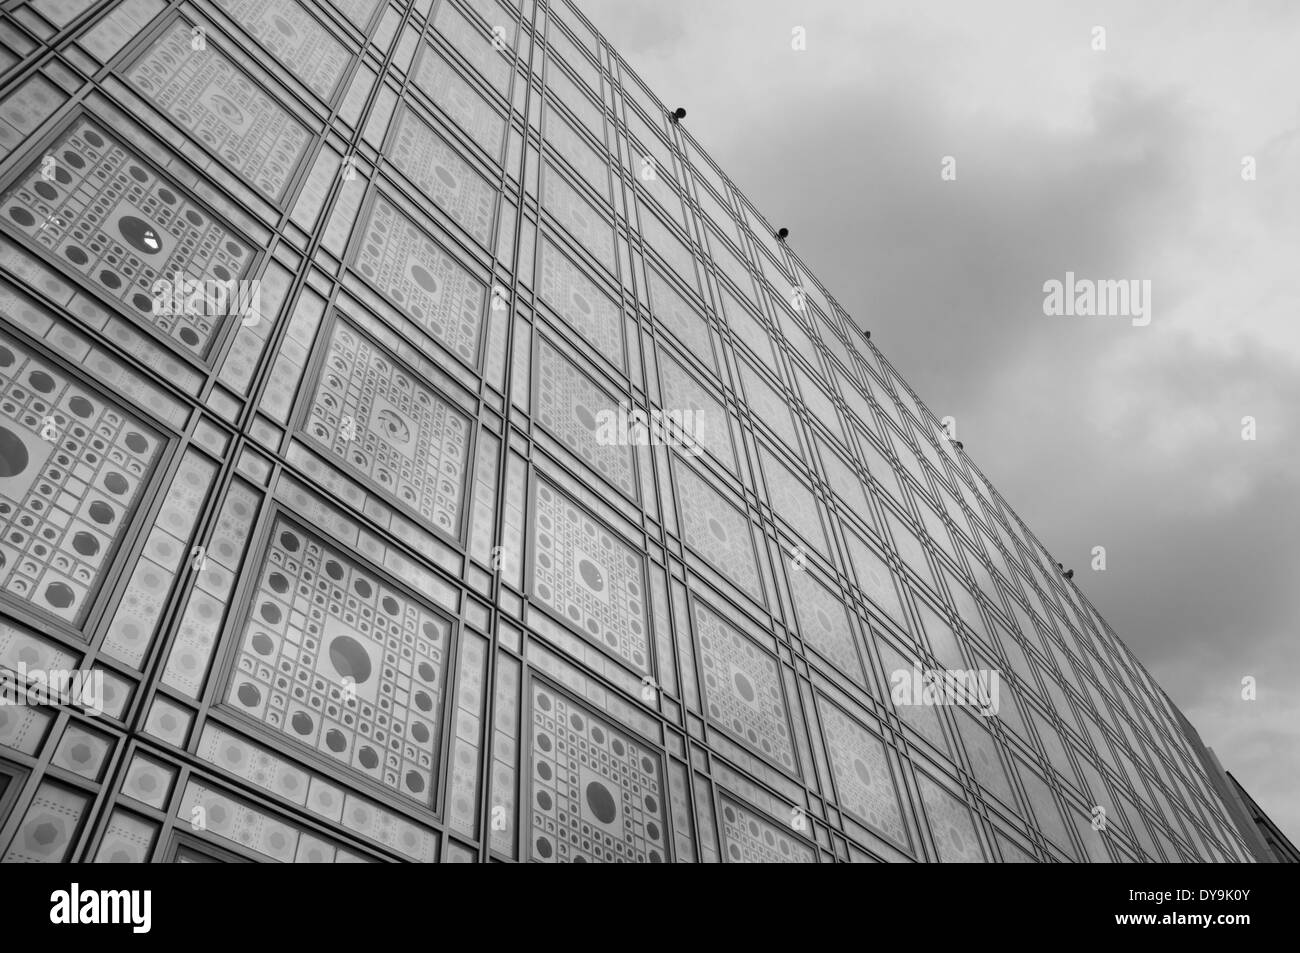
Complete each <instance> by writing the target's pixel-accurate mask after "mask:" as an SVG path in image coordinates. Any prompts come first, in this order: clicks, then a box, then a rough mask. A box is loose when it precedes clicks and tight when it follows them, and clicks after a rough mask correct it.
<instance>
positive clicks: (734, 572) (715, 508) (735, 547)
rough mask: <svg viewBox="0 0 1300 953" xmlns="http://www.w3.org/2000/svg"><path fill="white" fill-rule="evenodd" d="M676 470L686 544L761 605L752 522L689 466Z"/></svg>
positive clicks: (675, 468)
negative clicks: (751, 528) (751, 533)
mask: <svg viewBox="0 0 1300 953" xmlns="http://www.w3.org/2000/svg"><path fill="white" fill-rule="evenodd" d="M673 469H674V472H675V473H676V475H677V490H678V503H679V504H680V505H681V515H682V526H683V529H682V535H683V538H684V539H685V540H686V543H687V545H689V546H690V547H691V548H692V549H695V550H697V551H698V552H699V553H700V555H701V556H703V557H704V558H705V560H706V561H707V562H708V563H709V564H710V565H711V566H713V567H714V568H716V569H718V570H719V571H720V572H722V573H723V574H724V575H725V576H726V577H727V578H728V579H730V580H731V581H732V582H734V583H735V584H736V585H737V586H739V587H740V588H741V589H743V590H744V591H745V592H747V593H749V595H751V596H753V597H754V598H755V599H756V600H758V601H760V602H761V601H762V599H763V588H762V584H761V583H760V582H759V578H758V563H757V562H756V561H755V558H754V540H753V537H752V536H750V530H749V521H748V520H746V519H745V517H744V516H743V515H742V514H741V513H740V511H739V510H737V509H736V508H735V507H734V506H732V505H731V504H730V503H728V502H727V501H726V500H725V499H723V498H722V495H721V494H719V493H718V491H717V490H715V489H714V488H713V487H711V486H710V485H709V484H707V483H705V482H704V480H702V479H701V478H700V477H699V476H697V475H696V473H695V471H694V470H692V469H691V468H690V467H688V466H684V465H680V464H679V465H678V466H676V467H674V468H673Z"/></svg>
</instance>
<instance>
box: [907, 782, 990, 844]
mask: <svg viewBox="0 0 1300 953" xmlns="http://www.w3.org/2000/svg"><path fill="white" fill-rule="evenodd" d="M916 780H917V782H918V784H919V785H920V788H921V802H922V803H923V804H924V805H925V813H926V816H927V817H928V818H929V820H930V831H931V833H932V834H933V835H934V846H935V847H936V848H937V849H938V851H939V861H940V862H941V863H945V864H980V863H983V862H984V850H983V848H981V847H980V842H979V837H978V836H977V835H976V833H975V826H974V824H972V823H971V817H970V808H968V807H967V806H966V805H965V804H964V803H963V802H961V801H959V800H957V799H956V798H955V797H953V796H952V795H951V794H949V793H948V789H947V788H943V787H940V786H939V785H938V784H936V783H935V782H934V781H932V780H930V779H929V778H928V777H926V776H925V775H924V774H920V773H918V774H917V775H916Z"/></svg>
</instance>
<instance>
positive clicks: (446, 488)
mask: <svg viewBox="0 0 1300 953" xmlns="http://www.w3.org/2000/svg"><path fill="white" fill-rule="evenodd" d="M304 431H305V432H306V434H307V435H308V436H310V437H311V438H312V439H313V440H315V441H316V442H317V443H319V444H320V445H321V446H322V447H323V448H325V449H326V450H328V451H329V452H330V453H332V454H333V455H334V456H335V457H338V458H341V459H342V460H344V461H345V462H346V463H347V465H348V467H349V468H350V469H352V470H354V471H356V472H358V473H360V474H361V475H362V476H364V477H366V478H367V479H369V480H370V481H371V482H373V483H376V484H378V485H379V486H380V487H381V488H382V489H383V490H384V491H385V492H386V493H387V494H388V495H389V496H391V497H393V498H394V499H397V500H400V501H401V502H402V503H403V504H405V505H406V506H407V507H409V508H410V509H411V510H412V511H413V512H414V513H416V514H418V515H419V517H420V518H421V522H422V523H423V524H424V525H432V526H434V527H436V528H438V529H440V530H442V531H443V532H444V533H447V534H448V535H450V536H457V535H459V531H460V525H461V512H462V506H463V501H464V497H465V480H466V472H465V464H466V460H467V459H468V457H469V434H470V424H469V420H468V419H467V418H466V417H465V415H464V414H462V413H460V412H459V411H458V410H456V409H455V408H454V407H452V405H451V404H449V403H448V402H447V401H445V400H443V399H442V398H441V397H439V396H438V394H437V392H435V391H433V390H432V389H430V388H429V387H427V386H425V385H424V383H423V382H422V381H421V380H420V378H418V377H416V376H415V375H413V374H410V373H408V372H407V371H406V370H405V369H404V368H403V367H402V366H401V365H399V364H397V363H396V362H395V361H393V360H392V359H391V358H390V357H389V356H388V354H387V352H385V351H383V350H382V349H380V348H379V347H378V346H376V345H373V344H371V342H370V339H369V338H367V337H365V336H364V335H362V334H360V333H359V332H357V331H355V330H354V329H353V328H352V327H351V326H349V325H348V324H346V323H344V322H343V321H338V322H337V323H336V324H335V326H334V333H333V335H332V336H331V338H330V343H329V351H328V353H327V354H326V355H325V360H324V362H323V363H322V365H321V371H320V380H319V382H318V385H317V388H316V393H315V395H314V396H313V398H312V403H311V410H310V416H309V418H308V420H307V421H306V422H305V424H304Z"/></svg>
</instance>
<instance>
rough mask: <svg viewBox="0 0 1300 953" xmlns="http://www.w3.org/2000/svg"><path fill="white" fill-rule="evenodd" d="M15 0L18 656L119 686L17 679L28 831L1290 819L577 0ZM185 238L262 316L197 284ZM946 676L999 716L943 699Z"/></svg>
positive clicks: (419, 848) (1186, 838)
mask: <svg viewBox="0 0 1300 953" xmlns="http://www.w3.org/2000/svg"><path fill="white" fill-rule="evenodd" d="M2 6H3V11H2V13H0V17H2V19H0V22H2V24H3V28H2V29H0V37H2V38H3V39H2V40H0V313H2V315H3V322H0V387H3V390H4V393H3V395H0V463H2V464H3V473H0V527H2V528H3V531H4V535H3V537H0V560H2V561H0V665H3V666H5V667H7V668H9V669H12V670H16V669H19V668H20V667H22V668H24V669H25V670H26V671H29V672H30V671H32V670H37V669H44V670H57V669H77V668H80V669H84V670H94V671H96V672H99V673H102V675H103V678H104V685H105V691H104V708H105V711H104V713H103V714H101V715H99V716H98V717H88V716H87V715H86V714H85V713H84V712H83V711H81V710H79V709H78V708H76V707H22V706H15V705H5V706H0V746H2V747H0V855H2V856H3V859H4V860H5V861H62V860H115V861H150V860H152V861H175V862H193V861H213V860H216V861H232V860H254V861H268V860H279V861H336V862H342V861H365V862H371V861H425V862H427V861H457V862H460V861H470V862H472V861H489V860H573V861H579V860H582V861H652V862H653V861H669V862H692V861H705V862H717V861H724V862H733V861H744V860H776V861H785V862H832V861H866V860H887V861H908V860H915V861H945V862H947V861H999V860H1001V861H1012V860H1034V861H1043V862H1047V861H1118V862H1128V861H1143V860H1166V861H1190V860H1217V861H1223V860H1229V859H1237V860H1245V859H1249V857H1248V853H1247V851H1246V849H1245V847H1244V845H1243V842H1242V839H1241V837H1240V836H1239V834H1238V833H1237V831H1236V830H1235V829H1234V827H1233V826H1232V823H1231V821H1230V819H1229V817H1228V815H1227V813H1226V811H1225V809H1224V807H1223V805H1222V803H1221V802H1220V800H1219V799H1218V797H1217V795H1216V794H1215V793H1214V792H1213V791H1212V790H1211V788H1210V786H1209V785H1208V784H1207V778H1206V775H1205V774H1204V769H1203V767H1202V766H1201V763H1200V761H1199V760H1198V758H1197V756H1196V753H1195V752H1194V751H1193V749H1192V747H1191V746H1190V745H1189V743H1188V741H1187V740H1186V739H1185V737H1184V735H1183V734H1182V732H1181V731H1180V730H1179V729H1178V727H1177V725H1176V724H1175V720H1174V718H1173V709H1172V707H1171V706H1170V703H1169V701H1168V700H1167V698H1166V697H1165V695H1164V694H1163V693H1162V692H1161V691H1160V689H1159V688H1158V687H1157V686H1156V684H1155V683H1154V682H1153V681H1152V679H1151V678H1150V676H1149V675H1148V674H1147V672H1146V671H1145V670H1144V669H1143V668H1142V666H1141V665H1140V664H1139V663H1138V661H1137V660H1136V659H1135V658H1134V657H1133V655H1132V654H1131V653H1130V652H1129V651H1128V650H1127V649H1126V648H1125V647H1124V645H1123V644H1122V643H1121V642H1120V641H1119V640H1118V638H1116V636H1115V634H1114V632H1113V631H1112V630H1111V629H1110V627H1109V626H1107V624H1106V623H1105V621H1104V620H1103V619H1101V617H1100V616H1099V615H1098V614H1097V612H1096V611H1095V610H1094V609H1093V608H1092V606H1091V605H1090V604H1089V603H1088V601H1087V600H1086V599H1085V598H1084V596H1083V595H1082V593H1080V592H1079V591H1078V590H1077V589H1076V588H1075V587H1074V586H1073V585H1072V584H1071V583H1069V582H1068V581H1065V580H1063V579H1062V578H1061V577H1060V575H1059V573H1058V572H1057V570H1056V569H1055V561H1054V560H1053V559H1052V557H1051V556H1050V555H1049V554H1048V553H1047V552H1046V550H1045V549H1044V548H1043V546H1042V545H1041V544H1040V543H1039V542H1038V541H1037V540H1036V539H1035V538H1034V536H1033V535H1032V534H1031V533H1030V532H1029V530H1028V529H1027V528H1026V527H1025V526H1024V524H1023V523H1021V522H1020V520H1019V519H1018V518H1017V517H1016V515H1015V514H1014V513H1013V512H1012V510H1011V509H1010V507H1008V506H1007V504H1006V502H1005V501H1004V500H1003V499H1002V498H1001V497H1000V496H998V494H997V493H996V491H994V490H993V489H992V487H990V486H989V485H988V483H987V482H986V481H985V480H984V479H983V477H982V476H981V475H980V473H979V471H978V470H977V469H976V468H975V467H974V465H973V464H972V463H971V461H970V460H969V458H968V457H967V456H966V455H965V454H964V452H963V451H961V450H960V449H959V448H957V447H954V446H953V445H952V444H951V443H950V442H949V441H948V440H946V439H945V438H944V433H943V430H942V428H941V427H940V425H939V423H938V421H937V420H936V418H935V417H934V415H932V414H931V413H930V412H929V411H928V410H927V409H926V408H925V407H924V405H923V404H922V403H921V401H920V400H919V398H918V397H917V396H916V395H915V394H914V393H912V391H911V390H910V389H909V388H908V386H907V385H906V384H905V383H904V381H903V380H902V379H901V377H899V375H898V374H897V373H896V372H895V370H894V369H893V367H892V366H891V365H890V364H889V362H888V361H887V360H885V358H884V357H883V356H882V355H881V354H880V352H879V351H878V350H877V349H876V347H875V346H874V344H873V343H871V342H870V341H868V340H867V339H866V338H865V336H864V335H863V334H862V333H861V332H860V330H859V329H858V325H857V324H856V323H855V322H854V321H853V320H852V319H851V318H850V317H849V316H848V315H847V314H846V313H845V312H844V311H843V310H842V309H841V308H840V306H839V305H838V304H837V303H836V301H835V299H834V297H833V296H832V295H831V294H830V293H829V292H827V291H826V290H825V289H823V288H822V287H821V286H820V285H819V284H818V283H817V281H816V280H815V278H813V276H812V274H811V273H810V271H809V270H808V269H807V267H806V266H805V265H804V264H803V263H802V262H801V261H800V260H799V259H798V258H797V257H796V256H795V255H794V254H793V253H792V251H791V250H790V249H789V248H788V247H786V246H785V245H784V244H783V243H780V242H778V241H776V240H775V239H774V238H773V237H772V234H773V228H772V226H771V225H770V224H769V223H768V222H766V221H765V220H764V219H763V218H762V216H761V215H760V214H759V213H758V212H757V211H756V210H755V209H754V208H753V207H752V206H751V205H750V204H749V203H748V201H747V200H746V199H745V197H744V196H743V195H742V194H741V193H740V192H739V191H738V190H737V189H736V188H735V186H734V185H733V184H732V182H731V180H730V179H729V178H728V177H727V176H726V175H725V174H724V173H723V172H722V171H720V170H719V169H718V168H717V166H715V165H714V164H713V163H712V162H711V160H710V159H709V158H708V156H707V155H706V154H705V153H704V152H703V150H702V149H701V148H700V147H699V146H698V144H697V143H696V142H695V140H694V138H692V136H691V135H690V134H689V133H688V132H687V131H686V130H685V129H684V128H683V127H682V126H681V125H678V124H675V123H673V122H671V121H670V119H669V115H668V111H667V110H666V109H665V107H664V105H663V104H662V103H660V102H659V101H658V100H657V99H656V98H655V97H654V95H653V94H652V93H650V91H649V90H648V89H647V88H646V87H645V86H644V84H643V83H642V82H641V81H640V80H639V79H638V78H637V77H636V76H635V74H634V73H633V72H632V71H631V70H630V69H629V68H628V66H627V64H626V63H624V62H623V60H621V59H620V58H619V57H618V55H617V54H616V53H615V52H614V51H613V50H611V49H610V48H609V47H608V46H607V45H606V44H605V42H604V41H603V39H602V38H601V37H600V36H599V34H598V33H597V32H596V31H595V30H594V29H593V28H592V26H591V25H590V24H589V23H588V22H587V21H586V20H585V19H584V18H583V16H582V15H581V14H580V13H579V12H578V11H577V10H575V9H574V8H573V7H571V6H570V5H569V4H568V3H567V2H563V0H555V2H551V3H542V2H537V0H521V3H520V4H519V5H512V4H510V3H498V2H495V0H436V4H435V0H416V2H414V3H410V4H405V3H403V2H401V0H387V2H385V0H215V2H183V3H177V2H170V3H169V2H164V0H23V2H17V3H15V2H5V3H3V5H2ZM51 157H52V159H53V163H52V164H50V162H49V161H48V160H49V159H50V158H51ZM178 271H179V272H182V273H184V274H186V275H188V276H190V277H192V278H201V279H211V278H218V279H224V278H232V277H233V278H240V279H244V280H257V281H260V289H261V291H260V294H261V310H262V313H263V315H264V317H263V319H262V320H261V321H259V322H257V323H256V324H252V325H250V326H244V325H243V324H242V323H240V322H238V321H224V320H216V321H212V320H207V319H203V318H191V319H184V320H182V319H168V318H166V317H160V316H158V315H156V314H154V313H153V312H152V311H151V309H150V307H149V301H148V289H149V288H150V286H151V284H152V283H153V282H154V281H156V280H157V279H158V278H159V277H165V276H168V275H171V274H173V273H174V272H178ZM619 405H622V406H624V407H625V408H627V409H628V410H629V412H636V411H640V412H644V413H645V414H647V415H649V414H651V413H653V412H655V411H668V410H673V409H681V408H683V407H689V408H691V409H693V410H695V411H697V412H698V413H699V415H700V419H701V420H703V421H705V423H706V426H705V429H704V431H703V435H702V439H701V441H700V442H701V447H700V448H699V452H698V453H696V452H686V450H685V449H683V448H680V447H677V448H674V447H666V446H656V447H648V446H622V445H612V446H611V445H605V444H603V443H600V442H598V441H594V440H593V439H592V426H593V425H592V419H593V418H594V417H596V416H598V415H599V413H600V411H601V410H608V409H610V408H613V407H616V406H619ZM914 665H916V666H920V667H923V668H961V669H997V670H999V671H1000V672H1001V673H1002V678H1003V681H1002V698H1001V708H1000V711H999V713H998V715H997V716H996V717H988V718H979V717H975V716H973V715H972V714H971V713H970V712H968V711H965V710H959V709H955V708H951V707H919V706H910V705H898V706H897V707H896V706H895V704H894V703H893V701H892V700H891V693H890V686H889V681H888V679H889V675H890V673H891V672H894V671H897V670H899V669H910V668H911V667H912V666H914ZM1098 806H1100V807H1102V808H1104V809H1105V812H1106V817H1107V820H1108V823H1107V824H1106V825H1105V827H1104V828H1103V829H1102V830H1100V831H1098V830H1096V829H1094V825H1093V824H1092V823H1091V820H1092V818H1093V816H1094V813H1095V809H1096V808H1097V807H1098Z"/></svg>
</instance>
